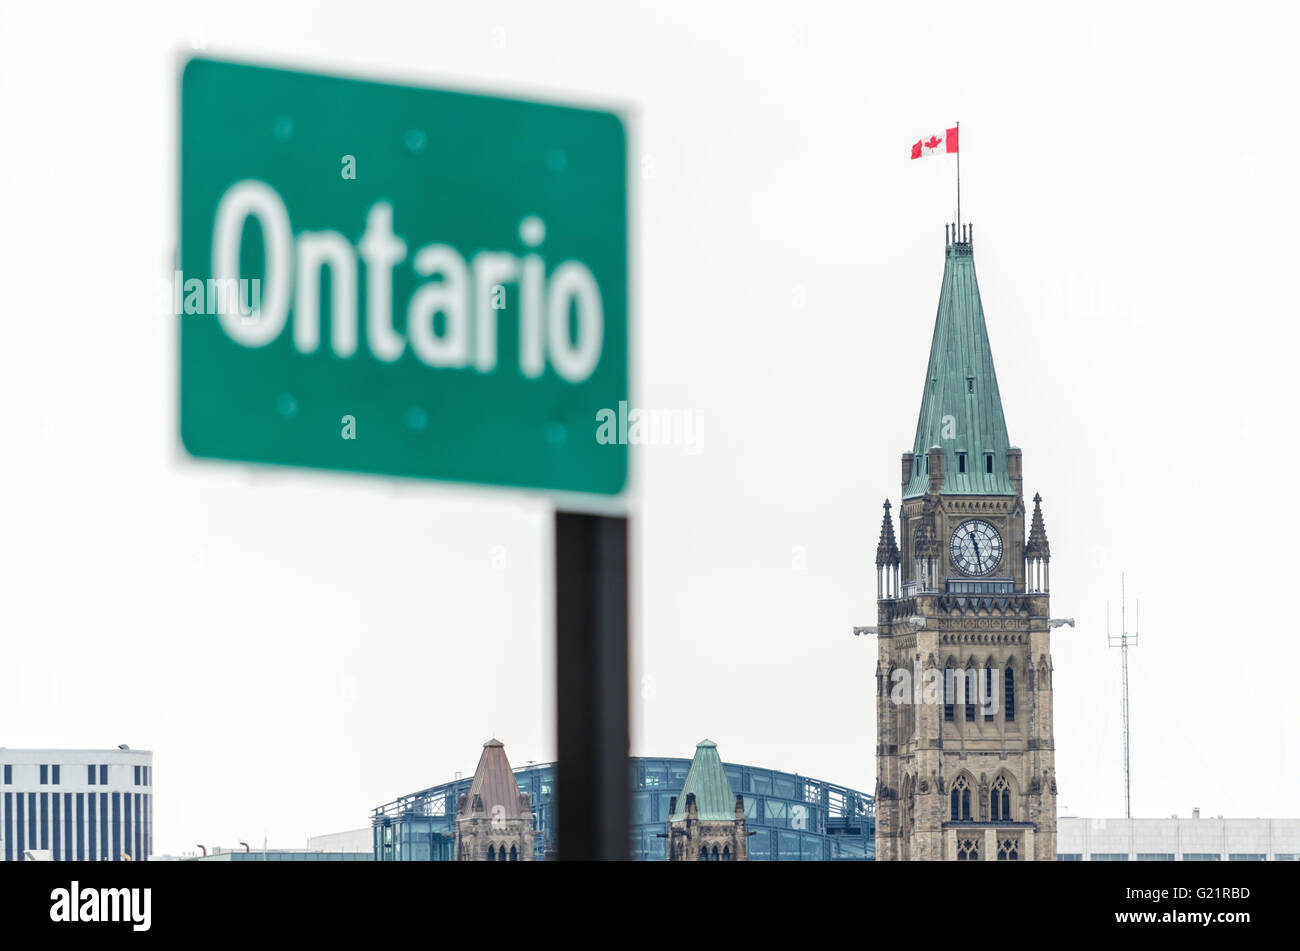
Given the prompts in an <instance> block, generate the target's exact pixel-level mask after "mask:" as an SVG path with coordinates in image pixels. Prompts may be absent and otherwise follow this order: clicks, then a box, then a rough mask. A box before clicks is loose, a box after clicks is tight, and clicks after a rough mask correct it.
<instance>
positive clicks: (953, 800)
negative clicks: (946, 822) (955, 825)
mask: <svg viewBox="0 0 1300 951" xmlns="http://www.w3.org/2000/svg"><path fill="white" fill-rule="evenodd" d="M948 801H949V805H950V806H951V810H950V811H951V815H952V821H953V822H969V821H970V783H968V782H966V777H965V776H958V777H957V779H956V781H955V782H953V784H952V793H951V794H950V796H949V799H948Z"/></svg>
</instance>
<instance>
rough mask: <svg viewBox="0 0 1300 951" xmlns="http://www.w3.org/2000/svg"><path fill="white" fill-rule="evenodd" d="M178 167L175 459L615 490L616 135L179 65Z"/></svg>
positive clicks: (249, 69)
mask: <svg viewBox="0 0 1300 951" xmlns="http://www.w3.org/2000/svg"><path fill="white" fill-rule="evenodd" d="M180 153H181V154H180V173H181V175H180V263H179V267H180V270H179V272H178V273H177V274H176V275H175V280H176V282H177V287H176V290H175V293H174V295H173V299H174V302H175V309H176V310H177V311H178V313H179V314H180V316H179V320H180V323H181V333H180V341H181V355H180V356H181V374H180V425H181V439H182V441H183V443H184V445H185V448H186V449H187V450H188V451H189V452H190V453H192V454H193V455H195V456H204V457H212V458H220V459H231V460H239V461H245V462H262V463H275V464H281V465H291V466H310V467H315V468H323V469H343V470H352V471H357V472H370V473H379V474H384V475H395V476H412V477H418V478H428V479H445V480H452V481H458V482H474V483H483V484H491V485H503V486H518V487H526V488H534V489H546V490H555V491H562V492H586V493H599V494H604V495H612V494H617V493H619V492H620V491H621V490H622V489H623V485H624V482H625V481H626V477H627V466H628V456H627V452H628V450H627V445H626V441H622V442H616V443H614V444H608V440H605V442H604V443H602V442H598V441H597V439H596V433H597V427H598V418H597V417H598V414H600V412H601V410H612V411H614V412H617V411H618V408H619V402H620V401H621V400H627V398H628V319H627V310H628V300H627V298H628V277H627V270H628V261H627V258H628V248H627V144H626V139H625V135H624V129H623V124H622V122H621V120H620V119H619V117H618V116H617V115H615V114H613V113H610V112H601V111H595V110H591V109H582V108H573V107H569V106H559V105H551V104H545V103H539V102H527V101H521V100H515V99H503V98H497V97H494V96H480V95H471V94H467V93H462V92H448V91H444V90H436V89H421V88H414V87H407V86H392V85H385V84H382V83H374V82H363V81H359V80H355V79H342V78H337V77H330V76H319V75H311V74H308V73H299V72H290V71H286V70H279V69H267V68H263V67H255V66H247V65H239V64H233V63H223V62H216V61H213V60H205V59H194V60H191V61H190V62H189V63H188V64H187V65H186V67H185V70H184V73H183V75H182V78H181V134H180ZM607 415H608V414H606V416H607Z"/></svg>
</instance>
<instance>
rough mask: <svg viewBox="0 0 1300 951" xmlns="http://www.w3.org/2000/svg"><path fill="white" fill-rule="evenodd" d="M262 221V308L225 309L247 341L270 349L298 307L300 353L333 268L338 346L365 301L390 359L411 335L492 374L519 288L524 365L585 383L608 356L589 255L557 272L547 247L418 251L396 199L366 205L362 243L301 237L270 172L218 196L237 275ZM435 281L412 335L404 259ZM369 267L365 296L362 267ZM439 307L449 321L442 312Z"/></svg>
mask: <svg viewBox="0 0 1300 951" xmlns="http://www.w3.org/2000/svg"><path fill="white" fill-rule="evenodd" d="M249 219H254V220H256V222H257V224H258V225H259V226H260V228H261V231H262V238H263V246H264V247H265V262H264V263H265V269H264V271H263V274H264V276H263V278H262V288H261V290H262V294H261V301H260V306H259V307H258V308H257V309H256V313H255V314H254V316H253V318H252V319H250V318H249V317H247V316H245V315H241V314H238V313H219V314H218V321H219V322H220V324H221V327H222V329H223V330H224V331H225V332H226V334H227V336H229V337H230V339H231V340H233V341H234V342H235V343H237V344H239V345H240V346H244V347H250V348H256V347H265V346H266V345H267V344H269V343H271V342H272V341H274V340H276V339H278V338H279V337H280V334H281V333H282V332H283V331H284V329H285V325H286V324H287V323H288V317H289V311H290V306H291V304H292V310H293V329H292V335H293V345H294V347H295V348H296V349H297V350H298V352H299V353H303V354H311V353H315V352H316V351H317V350H318V349H319V348H320V346H321V312H320V311H321V306H320V305H321V280H322V274H323V272H324V271H325V269H326V268H328V269H329V278H330V287H331V289H332V292H331V295H330V297H331V305H330V314H329V347H330V349H331V350H332V351H333V353H334V355H335V356H337V357H342V358H344V359H347V358H349V357H352V356H354V355H355V354H356V352H357V349H358V345H359V342H358V337H359V331H358V327H359V324H360V319H359V313H360V311H361V310H362V308H363V307H364V311H365V344H366V348H367V349H368V350H369V352H370V355H371V356H373V357H374V358H375V359H377V360H380V361H382V362H385V363H392V362H394V361H396V360H399V359H400V358H401V357H402V355H403V354H404V353H405V352H406V348H407V346H408V345H409V346H410V349H411V351H412V352H413V353H414V354H415V356H416V358H418V359H419V360H420V361H421V362H422V363H424V364H426V365H427V366H430V367H437V368H448V369H470V370H473V371H476V372H478V373H491V372H492V371H493V370H495V369H496V365H497V329H498V328H497V321H498V320H499V319H501V316H502V315H503V314H504V313H506V311H505V310H504V309H503V308H502V307H501V306H500V297H501V289H502V288H503V287H504V286H505V285H508V284H513V285H514V286H515V287H516V288H517V289H518V297H519V306H518V307H517V308H515V311H516V313H517V314H518V318H517V319H518V321H519V331H518V332H519V372H520V374H521V375H523V376H524V377H526V378H529V379H536V378H537V377H540V376H541V375H542V373H543V372H544V371H545V369H546V367H547V366H548V365H549V366H550V367H551V368H552V369H554V370H555V372H556V373H557V374H558V375H559V376H560V377H561V378H562V379H564V380H567V381H568V382H570V383H581V382H583V381H584V380H586V379H587V378H588V377H589V376H590V375H591V374H592V371H594V370H595V368H596V365H597V364H598V363H599V362H600V354H601V344H602V341H603V335H604V311H603V306H602V303H601V295H600V288H599V286H598V285H597V283H596V279H595V277H594V276H593V275H592V273H591V271H590V270H589V269H588V268H587V266H586V265H585V264H583V263H582V262H581V261H574V260H568V261H563V262H561V263H560V264H559V265H557V266H556V267H555V268H554V269H553V270H551V271H550V273H549V275H548V273H547V265H546V262H545V261H544V260H543V258H542V256H541V255H540V254H538V253H536V251H535V250H531V251H529V252H528V253H525V254H523V255H522V256H517V255H515V254H513V253H511V252H509V251H479V252H478V253H477V254H475V255H474V256H473V257H472V258H471V259H470V260H469V261H468V262H467V261H466V260H465V257H464V256H463V255H462V254H461V253H460V252H459V251H457V250H456V249H455V248H453V247H452V246H450V245H448V244H439V243H433V244H426V245H423V246H422V247H419V248H416V249H415V250H414V253H410V249H409V248H408V246H407V243H406V241H404V240H403V239H402V238H401V237H400V236H399V235H397V234H395V233H394V232H393V207H392V205H391V204H389V203H388V202H384V201H379V202H375V203H374V204H372V205H371V206H370V209H369V211H368V212H367V214H366V221H365V231H364V233H363V234H362V236H361V240H360V241H359V242H358V244H357V245H356V247H355V248H354V247H353V245H352V244H351V243H350V242H349V241H348V239H347V238H346V237H344V236H343V235H342V234H341V233H339V232H337V231H327V230H323V231H300V232H298V233H297V234H296V235H295V233H294V231H293V227H292V225H291V223H290V221H289V211H288V209H287V208H286V207H285V204H284V201H283V200H282V199H281V197H280V195H279V194H278V193H277V192H276V191H275V189H273V188H271V187H270V186H269V185H267V184H266V183H265V182H260V181H256V180H254V179H246V180H244V181H241V182H237V183H235V184H234V185H231V186H230V187H229V188H228V189H227V190H226V191H225V193H224V194H223V195H222V196H221V200H220V202H219V203H218V205H217V213H216V220H215V224H214V227H213V237H212V275H213V278H214V279H216V280H217V281H231V280H238V279H239V276H240V275H239V262H240V249H241V245H242V242H243V234H244V227H245V225H246V223H247V222H248V221H249ZM545 238H546V225H545V223H544V222H543V221H542V220H541V219H540V218H538V217H536V216H529V217H527V218H524V219H523V221H521V222H520V225H519V239H520V241H521V242H522V243H523V244H524V245H525V246H526V247H527V248H529V249H536V248H537V247H539V246H540V245H541V244H542V242H543V241H544V240H545ZM408 261H409V265H408V266H409V267H410V268H411V269H412V270H413V271H414V273H415V274H416V276H417V277H419V278H424V279H426V280H425V281H424V282H423V283H421V284H420V285H419V286H418V287H416V289H415V291H414V292H413V293H412V294H411V296H410V299H409V300H408V301H406V322H405V328H406V333H405V336H403V335H402V334H401V333H399V332H398V330H397V329H396V328H395V326H394V320H393V299H392V298H393V274H394V269H396V268H398V267H399V266H404V265H407V262H408ZM363 266H364V268H365V279H366V290H365V298H366V299H365V301H364V305H363V303H362V302H361V301H360V300H359V294H358V290H357V288H358V283H359V282H358V272H359V270H360V268H361V267H363ZM439 317H441V320H438V319H437V318H439Z"/></svg>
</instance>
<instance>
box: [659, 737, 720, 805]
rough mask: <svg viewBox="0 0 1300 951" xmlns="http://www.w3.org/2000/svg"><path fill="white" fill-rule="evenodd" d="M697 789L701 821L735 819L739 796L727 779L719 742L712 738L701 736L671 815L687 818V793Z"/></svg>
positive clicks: (696, 800)
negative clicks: (719, 750)
mask: <svg viewBox="0 0 1300 951" xmlns="http://www.w3.org/2000/svg"><path fill="white" fill-rule="evenodd" d="M690 793H695V808H696V809H698V810H699V811H700V817H699V818H700V821H701V822H709V821H718V820H732V819H735V818H736V796H735V794H734V793H732V791H731V783H730V782H729V781H728V780H727V771H726V770H724V769H723V768H722V760H721V759H720V758H719V757H718V746H717V744H716V743H714V742H713V741H712V740H700V742H699V743H697V744H696V746H695V759H693V760H691V768H690V769H689V770H687V772H686V782H685V784H683V786H682V791H681V794H680V795H679V796H678V797H677V808H676V809H674V810H673V814H672V816H671V818H670V821H672V822H680V821H682V820H683V819H685V818H686V797H687V796H688V795H689V794H690Z"/></svg>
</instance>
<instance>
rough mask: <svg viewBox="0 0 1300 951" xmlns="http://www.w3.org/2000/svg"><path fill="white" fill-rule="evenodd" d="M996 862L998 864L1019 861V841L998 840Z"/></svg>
mask: <svg viewBox="0 0 1300 951" xmlns="http://www.w3.org/2000/svg"><path fill="white" fill-rule="evenodd" d="M998 861H999V862H1018V861H1020V840H1019V839H999V840H998Z"/></svg>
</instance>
